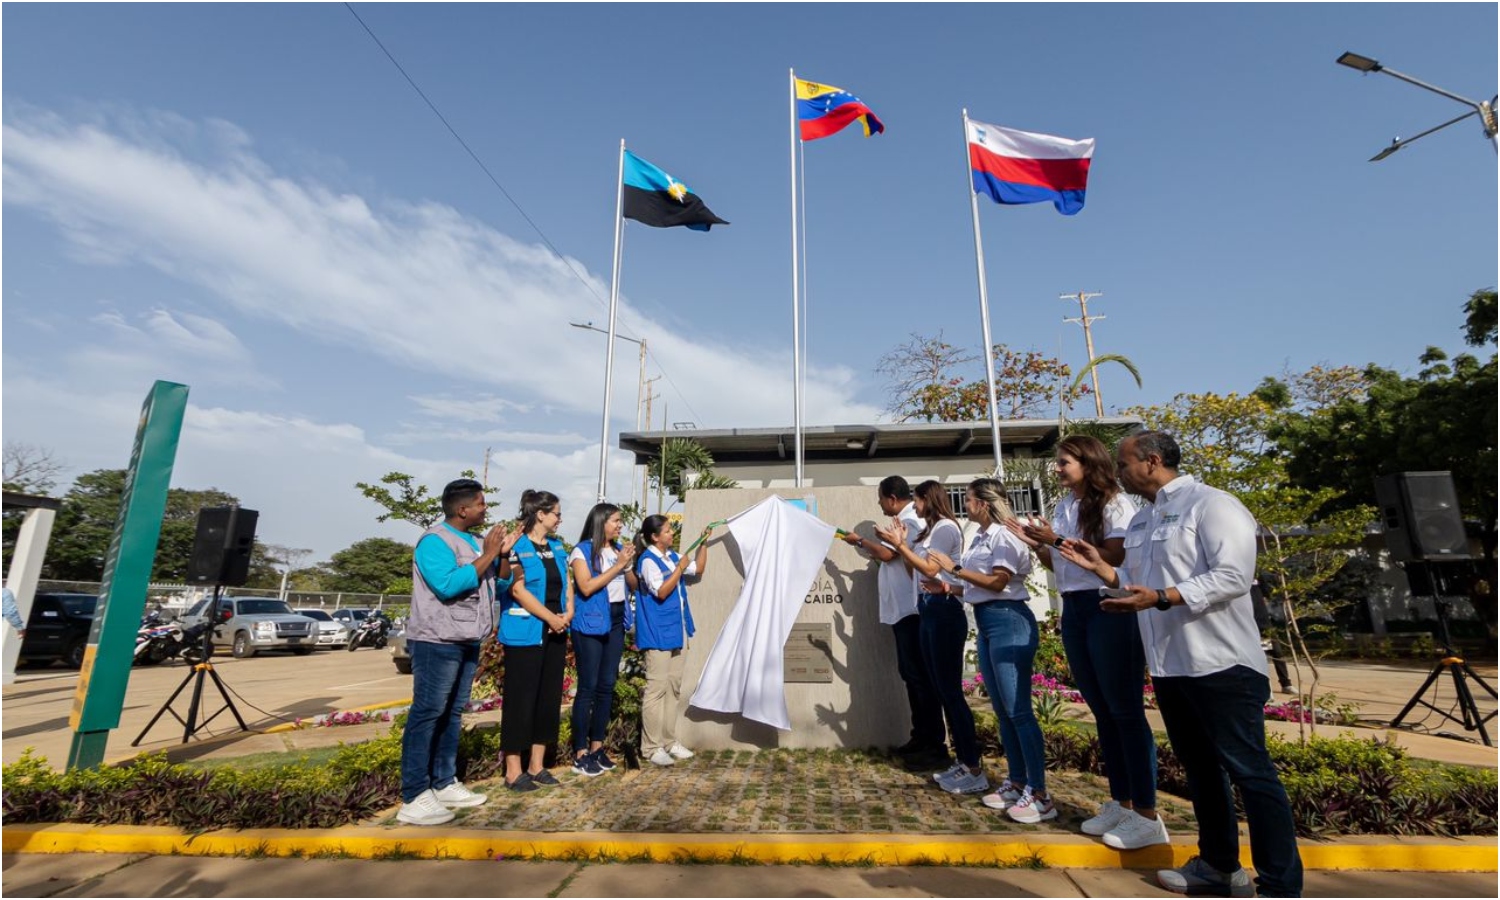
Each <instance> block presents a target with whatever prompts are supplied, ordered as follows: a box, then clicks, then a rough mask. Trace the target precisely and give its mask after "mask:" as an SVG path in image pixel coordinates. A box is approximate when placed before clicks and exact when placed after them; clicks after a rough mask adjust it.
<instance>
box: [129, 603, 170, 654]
mask: <svg viewBox="0 0 1500 900" xmlns="http://www.w3.org/2000/svg"><path fill="white" fill-rule="evenodd" d="M181 651H182V626H181V625H178V624H177V623H176V622H165V623H164V622H162V621H161V612H160V611H159V610H152V611H151V612H149V613H147V614H146V615H144V616H142V617H141V627H140V630H139V631H137V632H136V633H135V656H134V658H133V659H132V660H131V664H132V665H137V666H154V665H158V664H160V663H163V662H166V661H167V660H169V659H171V658H172V657H174V656H176V655H177V654H178V653H179V652H181Z"/></svg>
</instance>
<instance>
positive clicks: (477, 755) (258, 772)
mask: <svg viewBox="0 0 1500 900" xmlns="http://www.w3.org/2000/svg"><path fill="white" fill-rule="evenodd" d="M980 719H981V723H982V724H981V736H982V737H983V738H984V740H985V742H986V744H988V751H989V753H990V755H993V754H995V753H998V750H999V746H998V739H997V737H996V734H995V730H994V719H993V717H992V716H981V717H980ZM400 735H401V732H400V727H399V723H398V725H397V726H396V727H393V728H392V729H391V731H390V732H389V733H388V734H386V735H385V736H382V737H380V738H376V739H375V740H371V741H367V742H365V743H362V744H354V745H349V746H345V747H342V748H340V750H339V751H338V753H336V754H335V755H334V756H333V757H331V758H330V759H329V760H328V761H327V762H326V763H322V764H310V763H302V762H293V763H287V764H284V765H279V766H273V767H267V768H259V769H250V770H244V769H238V768H234V767H233V766H230V765H225V766H220V767H216V768H213V769H208V770H205V769H201V768H194V767H189V766H185V765H180V764H172V763H169V762H167V761H166V758H165V757H164V756H162V755H152V756H146V757H142V758H140V759H138V760H136V761H134V762H131V763H129V764H126V765H124V766H118V767H113V768H108V767H106V768H97V769H85V770H79V771H72V772H59V771H55V770H53V769H52V768H51V767H50V766H48V765H47V762H46V761H45V760H43V759H40V758H37V757H34V756H31V755H29V754H28V755H27V756H25V757H23V758H22V759H20V760H19V761H17V762H15V763H12V764H11V765H8V766H5V767H4V770H3V774H0V783H3V790H4V797H3V808H4V818H5V821H6V822H7V823H23V822H79V823H88V824H98V825H171V826H176V827H178V828H183V829H186V830H189V831H195V830H204V829H212V828H329V827H333V826H337V825H344V824H348V823H351V822H357V821H360V820H363V819H367V818H370V817H372V816H374V815H377V814H379V813H381V812H383V811H384V810H387V809H389V808H390V807H391V806H393V805H395V804H396V802H397V801H398V800H399V797H400V783H401V737H400ZM1046 736H1047V761H1048V765H1049V767H1051V768H1054V769H1067V770H1075V771H1084V772H1098V771H1101V769H1102V766H1103V762H1102V760H1103V757H1102V754H1101V752H1100V749H1099V741H1098V738H1097V736H1096V735H1094V734H1093V733H1092V732H1088V731H1084V730H1081V729H1078V728H1074V727H1067V726H1065V727H1060V728H1054V729H1050V730H1048V731H1047V733H1046ZM499 743H500V733H499V731H498V730H496V729H493V728H485V729H470V730H467V731H465V732H464V735H463V737H462V739H461V740H460V742H459V777H460V778H461V779H463V780H464V781H468V782H479V781H485V780H487V779H491V778H496V777H498V776H499V774H500V748H499ZM1270 747H1271V755H1272V757H1273V758H1274V759H1275V760H1276V765H1277V767H1278V768H1279V769H1280V771H1281V778H1282V783H1283V784H1285V785H1286V789H1287V794H1288V795H1289V797H1290V798H1291V803H1292V812H1293V815H1294V817H1295V819H1296V822H1297V829H1298V832H1299V833H1300V834H1301V835H1303V836H1304V837H1312V836H1329V835H1337V834H1402V835H1421V834H1430V835H1445V836H1458V835H1492V834H1495V833H1496V787H1497V785H1496V776H1495V772H1494V771H1493V770H1490V769H1471V768H1467V767H1463V766H1451V765H1442V764H1435V763H1426V762H1422V761H1414V760H1412V759H1411V758H1409V757H1408V756H1407V755H1406V753H1405V752H1404V751H1403V750H1401V749H1400V748H1399V747H1396V746H1393V745H1391V744H1386V743H1380V742H1378V741H1373V740H1370V741H1359V740H1352V739H1348V738H1337V739H1330V738H1310V739H1309V740H1308V741H1307V742H1306V743H1296V742H1292V741H1284V740H1280V739H1278V738H1275V737H1273V738H1272V739H1271V744H1270ZM1157 759H1158V781H1159V784H1160V786H1161V788H1162V790H1164V791H1167V792H1169V793H1173V794H1177V795H1179V796H1186V795H1187V783H1186V779H1185V776H1184V773H1183V769H1182V765H1181V764H1180V763H1179V762H1178V760H1177V757H1176V756H1175V755H1174V754H1173V753H1172V751H1171V749H1170V748H1169V747H1167V746H1166V745H1162V746H1160V747H1159V748H1158V757H1157Z"/></svg>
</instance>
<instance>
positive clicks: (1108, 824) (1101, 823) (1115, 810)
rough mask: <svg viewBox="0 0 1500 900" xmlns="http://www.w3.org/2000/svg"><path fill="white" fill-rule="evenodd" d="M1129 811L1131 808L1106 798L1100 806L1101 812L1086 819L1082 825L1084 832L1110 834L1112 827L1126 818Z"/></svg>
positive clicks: (1097, 834) (1094, 834)
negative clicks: (1128, 808)
mask: <svg viewBox="0 0 1500 900" xmlns="http://www.w3.org/2000/svg"><path fill="white" fill-rule="evenodd" d="M1127 812H1129V810H1127V809H1126V808H1125V807H1123V806H1121V805H1120V804H1119V803H1117V802H1115V801H1114V800H1106V801H1104V805H1103V806H1101V807H1099V814H1098V815H1097V816H1094V817H1092V818H1089V819H1084V820H1083V825H1082V826H1080V827H1081V828H1082V829H1083V833H1084V834H1092V835H1093V836H1095V837H1098V836H1099V835H1101V834H1108V833H1109V831H1110V829H1112V828H1114V827H1115V826H1116V825H1118V824H1120V823H1121V822H1123V821H1124V820H1125V813H1127Z"/></svg>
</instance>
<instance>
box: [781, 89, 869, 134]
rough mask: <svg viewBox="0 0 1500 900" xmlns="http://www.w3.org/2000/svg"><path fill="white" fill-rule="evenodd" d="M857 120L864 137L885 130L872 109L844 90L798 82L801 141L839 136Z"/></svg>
mask: <svg viewBox="0 0 1500 900" xmlns="http://www.w3.org/2000/svg"><path fill="white" fill-rule="evenodd" d="M855 119H858V120H859V121H860V124H862V125H864V127H865V137H869V136H870V135H872V134H879V133H881V132H882V131H885V126H884V125H882V124H881V122H880V120H879V119H877V118H876V117H875V114H874V113H873V112H870V107H868V106H865V105H864V103H862V102H861V101H860V99H859V98H858V97H856V96H854V95H853V94H851V93H849V92H848V91H846V90H844V89H843V88H836V87H834V86H833V85H831V84H818V83H817V82H816V81H803V80H802V79H801V78H798V79H797V129H798V131H800V132H801V135H802V140H804V141H815V140H817V139H818V138H825V137H828V136H829V135H830V134H836V133H837V132H839V131H842V130H843V129H844V127H845V126H846V125H848V124H849V123H850V122H853V121H854V120H855Z"/></svg>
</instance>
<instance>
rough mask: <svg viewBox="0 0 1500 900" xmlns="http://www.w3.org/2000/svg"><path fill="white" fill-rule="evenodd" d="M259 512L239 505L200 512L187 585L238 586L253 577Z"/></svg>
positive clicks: (205, 509)
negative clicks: (256, 525)
mask: <svg viewBox="0 0 1500 900" xmlns="http://www.w3.org/2000/svg"><path fill="white" fill-rule="evenodd" d="M259 518H260V513H258V512H256V511H255V510H253V509H245V508H243V507H239V506H210V507H205V508H203V509H200V510H198V533H197V535H196V536H195V537H194V539H193V555H192V556H191V557H190V558H189V559H188V571H187V583H188V584H221V585H224V586H226V587H239V586H240V585H243V584H244V583H245V582H246V581H247V580H248V579H249V578H250V551H251V549H252V548H253V547H254V545H255V523H256V521H257V520H258V519H259Z"/></svg>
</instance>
